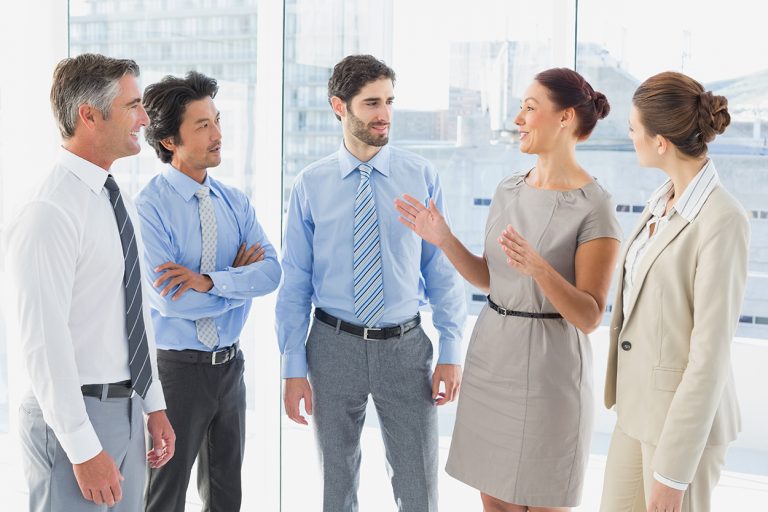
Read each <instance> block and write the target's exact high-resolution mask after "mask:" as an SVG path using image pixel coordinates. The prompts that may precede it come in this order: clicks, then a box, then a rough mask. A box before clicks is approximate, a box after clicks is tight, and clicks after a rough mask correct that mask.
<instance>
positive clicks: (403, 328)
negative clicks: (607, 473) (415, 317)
mask: <svg viewBox="0 0 768 512" xmlns="http://www.w3.org/2000/svg"><path fill="white" fill-rule="evenodd" d="M403 336H405V324H400V339H401V340H402V339H403Z"/></svg>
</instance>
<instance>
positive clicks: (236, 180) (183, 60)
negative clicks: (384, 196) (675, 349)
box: [70, 0, 279, 511]
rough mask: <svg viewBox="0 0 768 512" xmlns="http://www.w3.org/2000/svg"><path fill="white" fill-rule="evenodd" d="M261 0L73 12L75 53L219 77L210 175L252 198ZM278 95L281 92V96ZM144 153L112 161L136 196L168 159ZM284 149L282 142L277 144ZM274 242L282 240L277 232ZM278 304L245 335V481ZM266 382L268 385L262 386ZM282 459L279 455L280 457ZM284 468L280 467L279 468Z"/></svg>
mask: <svg viewBox="0 0 768 512" xmlns="http://www.w3.org/2000/svg"><path fill="white" fill-rule="evenodd" d="M258 4H259V2H258V0H161V1H145V0H132V1H123V0H97V1H88V0H72V1H71V6H70V9H71V11H70V12H71V17H70V54H71V55H78V54H81V53H85V52H95V53H102V54H105V55H109V56H113V57H127V58H131V59H134V60H135V61H136V62H137V63H138V64H139V65H140V67H141V77H140V87H141V88H144V87H146V86H147V85H148V84H150V83H154V82H157V81H159V80H160V79H161V78H162V77H164V76H166V75H169V74H171V75H176V76H184V75H185V74H186V73H187V72H188V71H190V70H196V71H199V72H201V73H204V74H206V75H208V76H211V77H213V78H215V79H216V80H217V81H218V84H219V92H218V94H217V96H216V98H215V100H214V101H215V104H216V107H217V109H218V110H219V111H220V112H221V127H222V133H223V136H222V141H223V148H222V161H221V164H220V165H219V166H217V167H216V168H214V169H211V170H210V172H211V174H212V175H213V176H214V177H215V178H216V179H219V180H221V181H223V182H225V183H227V184H229V185H233V186H235V187H237V188H238V189H240V190H242V191H243V192H244V193H245V194H246V195H247V196H248V197H249V198H251V199H252V200H253V199H254V198H255V197H256V196H257V192H256V190H257V188H258V186H259V185H258V184H259V183H260V180H261V183H263V176H261V177H260V176H259V175H258V172H264V170H263V169H262V168H260V167H259V165H258V161H257V157H256V151H255V147H256V145H257V140H256V130H257V125H258V123H257V122H255V121H254V120H255V119H256V111H257V107H258V100H257V97H256V80H257V77H256V70H257V20H258V16H259V15H260V9H259V8H258ZM277 101H279V98H278V99H277ZM141 140H142V150H141V153H140V154H139V155H138V156H135V157H131V158H125V159H121V160H119V161H117V162H116V163H115V165H114V166H113V168H114V169H115V174H116V176H117V177H118V179H119V182H120V186H121V188H123V189H127V190H128V191H129V192H130V193H131V195H135V194H136V193H138V191H139V190H141V188H142V187H143V186H144V185H145V184H146V183H147V182H148V181H149V180H150V179H151V178H153V177H154V176H155V175H156V174H157V173H158V172H159V170H160V169H162V167H163V165H164V164H162V163H161V162H160V160H159V159H158V158H157V156H156V154H155V152H154V150H153V149H152V148H151V147H149V146H148V145H147V144H146V143H145V142H144V139H143V137H141ZM275 150H276V151H279V148H275ZM255 207H256V210H257V215H259V218H260V222H261V224H262V226H263V227H265V223H264V218H262V217H261V215H265V216H271V218H274V219H276V218H277V216H278V215H279V211H277V210H275V211H273V212H267V211H262V208H261V207H260V205H258V203H255ZM271 241H272V243H273V244H275V245H277V244H279V240H278V239H276V238H275V237H272V240H271ZM272 317H273V311H272V308H271V307H270V306H269V305H265V304H264V303H263V302H261V301H260V299H256V300H255V301H254V303H253V307H252V308H251V310H250V314H249V317H248V321H247V323H246V325H245V327H244V329H243V331H242V334H241V337H240V344H241V348H242V350H243V352H244V354H245V358H246V366H245V367H246V374H245V380H246V392H247V404H248V405H247V420H246V429H247V434H246V450H247V452H246V457H245V466H244V468H243V479H244V482H247V481H248V478H249V475H250V478H253V477H254V476H253V475H255V474H256V473H257V471H261V469H262V468H261V467H260V466H261V464H264V463H265V461H263V460H260V459H259V457H258V456H257V455H256V448H255V446H256V445H257V443H256V440H255V439H254V436H256V435H258V430H259V429H260V420H261V419H262V418H264V417H265V416H266V414H265V412H264V411H262V412H260V413H257V411H256V409H255V405H254V404H255V403H256V402H257V401H258V400H260V399H261V397H259V398H258V399H257V397H256V393H257V391H258V390H259V389H260V386H258V385H257V381H256V375H255V373H254V371H253V367H254V364H255V361H256V360H260V359H264V358H265V357H266V356H265V355H264V351H265V350H267V347H265V346H264V344H263V343H261V344H259V345H257V343H256V342H257V340H261V341H262V342H263V341H264V338H265V337H266V338H267V339H269V334H270V333H267V335H266V336H265V334H264V332H263V331H265V330H267V331H270V330H271V329H270V328H269V327H264V326H270V325H271V323H272ZM262 389H263V387H262ZM273 462H274V464H275V465H276V464H277V461H276V460H275V461H273ZM276 470H277V467H276V466H275V471H276ZM195 474H196V470H194V469H193V476H192V478H191V479H190V486H189V490H188V493H187V510H193V511H194V510H200V507H201V500H200V498H199V496H198V493H197V485H196V478H195V476H194V475H195ZM243 491H244V493H243V494H244V496H243V507H244V509H250V508H256V507H257V505H256V504H255V503H257V502H258V501H259V500H258V498H257V496H256V490H255V487H254V486H253V485H250V486H249V485H244V490H243Z"/></svg>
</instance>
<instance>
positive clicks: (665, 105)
mask: <svg viewBox="0 0 768 512" xmlns="http://www.w3.org/2000/svg"><path fill="white" fill-rule="evenodd" d="M632 104H633V105H634V106H635V108H637V111H638V113H639V114H640V121H641V122H642V124H643V126H644V127H645V129H646V131H647V132H648V134H649V135H651V136H655V135H661V136H662V137H664V138H666V139H668V140H669V141H670V142H671V143H672V144H674V145H675V146H676V147H677V149H679V150H680V151H681V152H682V153H683V154H686V155H688V156H691V157H699V156H701V155H704V154H705V153H706V152H707V143H708V142H711V141H712V140H713V139H714V138H715V136H716V135H719V134H721V133H723V132H724V131H725V129H726V128H727V127H728V125H729V124H730V123H731V115H730V114H729V113H728V100H727V99H726V98H725V96H716V95H714V94H712V91H705V90H704V87H702V85H701V84H700V83H699V82H697V81H696V80H694V79H693V78H691V77H689V76H687V75H684V74H682V73H675V72H674V71H666V72H664V73H659V74H658V75H654V76H652V77H651V78H649V79H648V80H646V81H645V82H643V83H642V84H640V87H638V88H637V90H636V91H635V94H634V95H633V96H632Z"/></svg>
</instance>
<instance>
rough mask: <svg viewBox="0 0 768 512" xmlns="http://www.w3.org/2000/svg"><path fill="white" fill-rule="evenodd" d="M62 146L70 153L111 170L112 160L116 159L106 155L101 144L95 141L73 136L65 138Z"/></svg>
mask: <svg viewBox="0 0 768 512" xmlns="http://www.w3.org/2000/svg"><path fill="white" fill-rule="evenodd" d="M61 146H62V147H63V148H64V149H66V150H67V151H69V152H70V153H72V154H74V155H77V156H79V157H80V158H82V159H83V160H88V161H89V162H91V163H92V164H94V165H97V166H99V167H101V168H102V169H104V170H105V171H109V168H110V167H112V162H114V161H115V159H114V158H111V157H109V156H106V155H104V152H103V151H102V150H101V148H100V147H99V145H98V144H96V143H95V142H93V141H83V140H81V139H77V138H75V137H72V138H71V139H67V140H65V141H64V142H63V143H62V145H61Z"/></svg>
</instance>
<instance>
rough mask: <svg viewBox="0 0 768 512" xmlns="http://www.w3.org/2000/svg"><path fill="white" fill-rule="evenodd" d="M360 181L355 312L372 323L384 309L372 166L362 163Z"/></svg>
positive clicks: (355, 250) (364, 320) (355, 237)
mask: <svg viewBox="0 0 768 512" xmlns="http://www.w3.org/2000/svg"><path fill="white" fill-rule="evenodd" d="M357 168H358V169H359V170H360V185H359V186H358V188H357V196H355V228H354V249H353V253H352V254H353V262H354V284H355V316H356V317H357V318H358V319H360V321H361V322H363V324H364V325H366V326H368V327H373V326H374V325H376V323H377V322H378V321H379V320H380V319H381V316H382V314H383V313H384V282H383V279H382V274H381V243H380V240H379V219H378V217H377V215H376V203H375V201H374V199H373V189H372V188H371V172H372V171H373V167H371V166H370V165H368V164H360V165H359V166H358V167H357Z"/></svg>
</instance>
